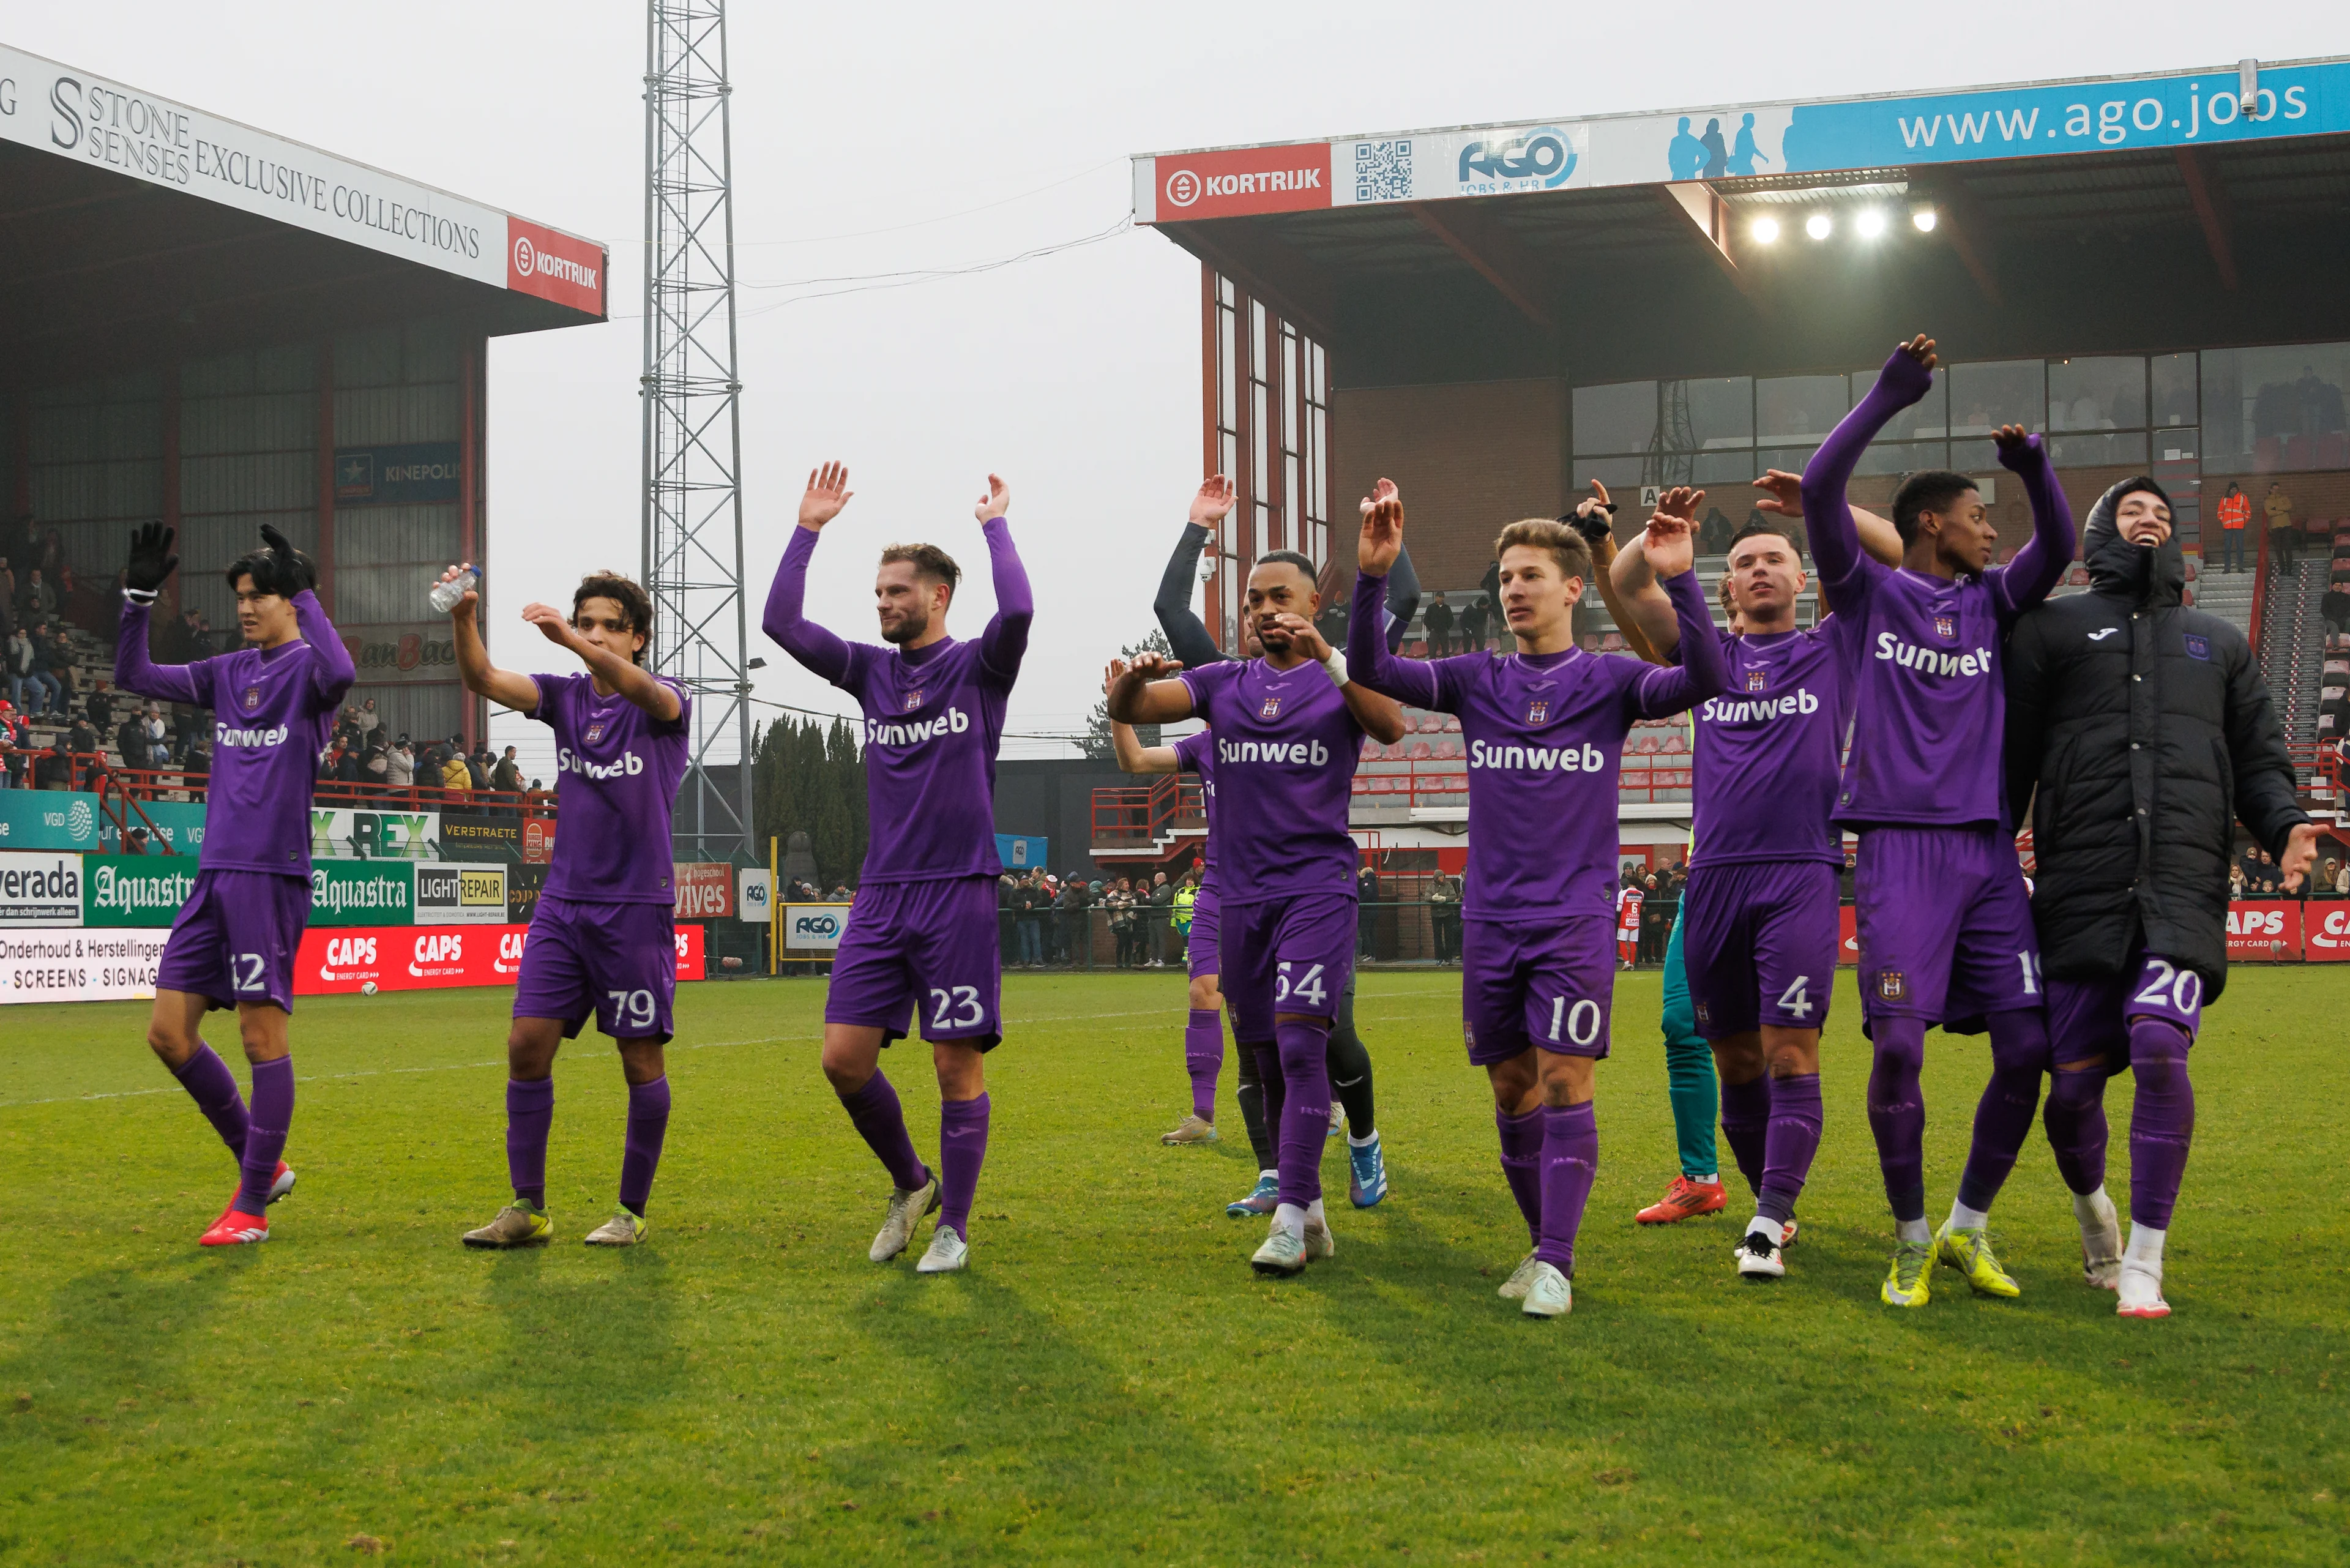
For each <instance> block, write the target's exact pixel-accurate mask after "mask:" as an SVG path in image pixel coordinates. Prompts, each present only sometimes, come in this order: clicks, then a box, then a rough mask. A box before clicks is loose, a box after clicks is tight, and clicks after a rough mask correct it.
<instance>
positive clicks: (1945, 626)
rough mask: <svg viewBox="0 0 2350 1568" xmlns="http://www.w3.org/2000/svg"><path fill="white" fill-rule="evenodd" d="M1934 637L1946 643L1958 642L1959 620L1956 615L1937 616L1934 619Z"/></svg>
mask: <svg viewBox="0 0 2350 1568" xmlns="http://www.w3.org/2000/svg"><path fill="white" fill-rule="evenodd" d="M1934 635H1935V636H1936V637H1939V638H1940V639H1942V640H1943V641H1944V642H1956V641H1958V640H1959V618H1958V617H1956V616H1954V615H1938V616H1936V617H1935V618H1934Z"/></svg>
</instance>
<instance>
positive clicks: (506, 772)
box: [490, 746, 522, 794]
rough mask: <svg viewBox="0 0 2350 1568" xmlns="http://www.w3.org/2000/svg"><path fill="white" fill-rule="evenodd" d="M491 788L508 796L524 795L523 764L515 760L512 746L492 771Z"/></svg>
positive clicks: (506, 750)
mask: <svg viewBox="0 0 2350 1568" xmlns="http://www.w3.org/2000/svg"><path fill="white" fill-rule="evenodd" d="M490 787H491V788H492V789H494V790H498V791H500V792H502V793H504V794H521V793H522V763H520V762H518V761H516V760H515V749H514V748H513V747H512V746H508V747H507V748H506V749H505V754H504V755H503V756H501V757H500V758H498V765H497V766H496V767H494V768H492V769H491V770H490Z"/></svg>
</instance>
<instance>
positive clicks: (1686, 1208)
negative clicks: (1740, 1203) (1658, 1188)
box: [1632, 1176, 1730, 1225]
mask: <svg viewBox="0 0 2350 1568" xmlns="http://www.w3.org/2000/svg"><path fill="white" fill-rule="evenodd" d="M1729 1201H1730V1195H1729V1194H1728V1193H1726V1192H1724V1191H1723V1190H1722V1189H1721V1180H1720V1179H1715V1180H1712V1181H1691V1180H1690V1179H1689V1178H1688V1177H1686V1176H1676V1177H1674V1178H1673V1184H1672V1185H1671V1186H1670V1187H1668V1188H1666V1189H1665V1195H1664V1197H1662V1198H1660V1199H1658V1200H1657V1201H1656V1202H1654V1203H1651V1204H1649V1205H1648V1207H1647V1208H1646V1209H1643V1210H1640V1211H1639V1212H1638V1214H1635V1215H1633V1216H1632V1218H1633V1219H1635V1220H1638V1221H1639V1222H1640V1223H1641V1224H1643V1225H1670V1224H1673V1223H1675V1222H1676V1221H1678V1220H1690V1219H1694V1218H1696V1217H1697V1216H1698V1215H1700V1214H1711V1213H1712V1212H1714V1210H1718V1209H1720V1208H1721V1206H1722V1205H1723V1204H1725V1203H1728V1202H1729Z"/></svg>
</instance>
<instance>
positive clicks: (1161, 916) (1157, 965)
mask: <svg viewBox="0 0 2350 1568" xmlns="http://www.w3.org/2000/svg"><path fill="white" fill-rule="evenodd" d="M1147 903H1148V905H1149V908H1148V909H1146V910H1145V911H1144V913H1143V920H1142V937H1143V942H1144V945H1145V946H1146V947H1147V948H1148V951H1147V952H1146V953H1145V955H1144V956H1145V957H1146V958H1147V959H1148V960H1149V965H1148V967H1149V968H1151V969H1165V968H1166V967H1167V921H1168V918H1169V916H1170V915H1171V914H1172V913H1173V912H1174V909H1175V884H1174V883H1172V882H1170V881H1169V880H1168V879H1167V873H1166V872H1164V871H1161V872H1159V874H1158V875H1157V876H1156V877H1152V878H1151V882H1150V897H1149V899H1148V900H1147Z"/></svg>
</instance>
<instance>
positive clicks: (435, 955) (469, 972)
mask: <svg viewBox="0 0 2350 1568" xmlns="http://www.w3.org/2000/svg"><path fill="white" fill-rule="evenodd" d="M529 931H530V928H529V927H527V926H516V925H497V926H359V927H349V928H345V929H335V930H309V931H305V932H304V933H303V934H302V949H301V954H300V957H299V958H298V959H297V960H296V962H295V968H294V994H295V995H296V996H331V995H337V994H348V993H351V992H366V993H368V994H374V993H375V992H387V991H437V990H445V989H450V988H453V987H458V986H473V985H512V984H513V983H514V982H515V977H516V976H517V975H518V974H520V973H521V972H522V954H523V948H524V945H525V941H526V940H527V938H528V936H529ZM66 934H68V935H73V934H75V933H70V932H68V933H66ZM0 940H5V939H0ZM157 950H158V951H159V952H160V951H161V941H160V940H158V942H157ZM702 953H703V945H702V928H701V927H700V926H680V927H678V928H677V978H678V979H679V980H681V981H686V980H700V979H702ZM150 969H152V965H150ZM150 985H152V978H151V977H150Z"/></svg>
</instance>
